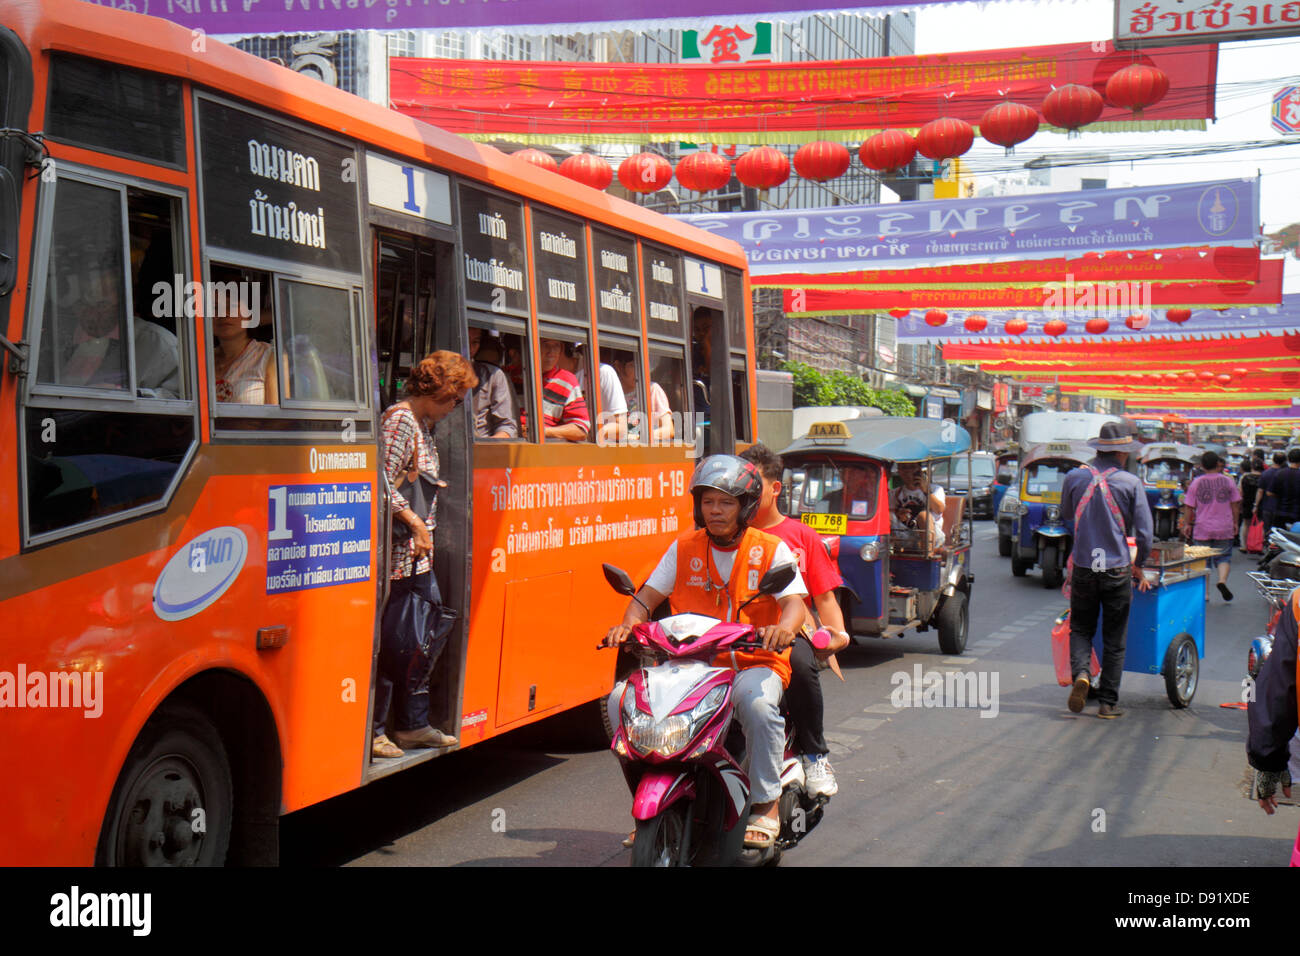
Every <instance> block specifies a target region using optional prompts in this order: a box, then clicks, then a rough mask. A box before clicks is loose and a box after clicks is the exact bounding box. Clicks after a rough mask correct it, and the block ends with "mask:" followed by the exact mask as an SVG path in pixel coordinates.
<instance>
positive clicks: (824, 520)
mask: <svg viewBox="0 0 1300 956" xmlns="http://www.w3.org/2000/svg"><path fill="white" fill-rule="evenodd" d="M799 520H801V521H802V522H803V523H804V524H806V525H807V526H808V527H810V528H812V529H813V530H814V531H816V532H818V533H819V534H843V533H844V532H845V531H847V530H848V525H849V516H848V515H818V514H806V515H801V516H800V519H799Z"/></svg>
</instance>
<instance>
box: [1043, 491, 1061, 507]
mask: <svg viewBox="0 0 1300 956" xmlns="http://www.w3.org/2000/svg"><path fill="white" fill-rule="evenodd" d="M1043 500H1044V501H1050V502H1052V503H1053V504H1056V503H1058V502H1059V501H1060V500H1061V493H1060V492H1059V491H1044V492H1043Z"/></svg>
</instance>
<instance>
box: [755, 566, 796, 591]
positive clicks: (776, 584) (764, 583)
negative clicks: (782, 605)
mask: <svg viewBox="0 0 1300 956" xmlns="http://www.w3.org/2000/svg"><path fill="white" fill-rule="evenodd" d="M796 570H797V569H796V567H795V565H793V564H783V565H781V566H780V567H779V568H769V569H768V572H767V574H765V575H763V580H761V581H759V582H758V593H759V594H779V593H780V592H782V591H784V590H785V589H786V588H787V587H789V586H790V582H791V581H793V580H794V576H795V572H796Z"/></svg>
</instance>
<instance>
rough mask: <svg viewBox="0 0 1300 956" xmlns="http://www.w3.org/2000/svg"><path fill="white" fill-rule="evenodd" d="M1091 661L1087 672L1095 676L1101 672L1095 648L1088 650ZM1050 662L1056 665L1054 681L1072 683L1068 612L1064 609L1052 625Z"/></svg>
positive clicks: (1061, 683)
mask: <svg viewBox="0 0 1300 956" xmlns="http://www.w3.org/2000/svg"><path fill="white" fill-rule="evenodd" d="M1088 653H1089V655H1091V658H1092V660H1091V663H1090V664H1089V665H1088V673H1089V674H1091V675H1092V676H1093V677H1096V676H1097V675H1098V674H1100V673H1101V664H1100V663H1098V661H1097V652H1096V650H1089V652H1088ZM1052 664H1053V665H1055V667H1056V682H1057V683H1058V684H1060V685H1061V686H1062V687H1069V686H1070V685H1071V684H1073V683H1074V675H1073V674H1071V673H1070V612H1069V611H1066V612H1065V613H1064V614H1062V615H1061V616H1060V617H1058V618H1057V619H1056V623H1055V624H1053V625H1052Z"/></svg>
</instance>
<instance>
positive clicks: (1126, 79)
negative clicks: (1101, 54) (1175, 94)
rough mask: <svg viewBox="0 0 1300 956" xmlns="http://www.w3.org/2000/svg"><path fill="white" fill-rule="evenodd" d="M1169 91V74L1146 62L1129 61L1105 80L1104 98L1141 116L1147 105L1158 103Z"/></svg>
mask: <svg viewBox="0 0 1300 956" xmlns="http://www.w3.org/2000/svg"><path fill="white" fill-rule="evenodd" d="M1168 92H1169V76H1168V74H1166V73H1165V71H1164V70H1162V69H1160V68H1158V67H1154V66H1148V65H1147V64H1146V63H1130V64H1129V65H1128V66H1126V67H1124V69H1122V70H1120V71H1119V72H1117V73H1115V74H1113V75H1112V76H1111V78H1110V79H1109V80H1107V81H1106V99H1108V100H1110V101H1111V102H1112V103H1114V104H1115V105H1116V106H1118V107H1120V108H1122V109H1126V110H1132V111H1133V115H1134V116H1141V115H1142V111H1143V110H1144V109H1146V108H1147V107H1148V106H1154V105H1155V104H1156V103H1159V102H1160V100H1161V99H1163V98H1164V95H1165V94H1166V93H1168Z"/></svg>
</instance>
